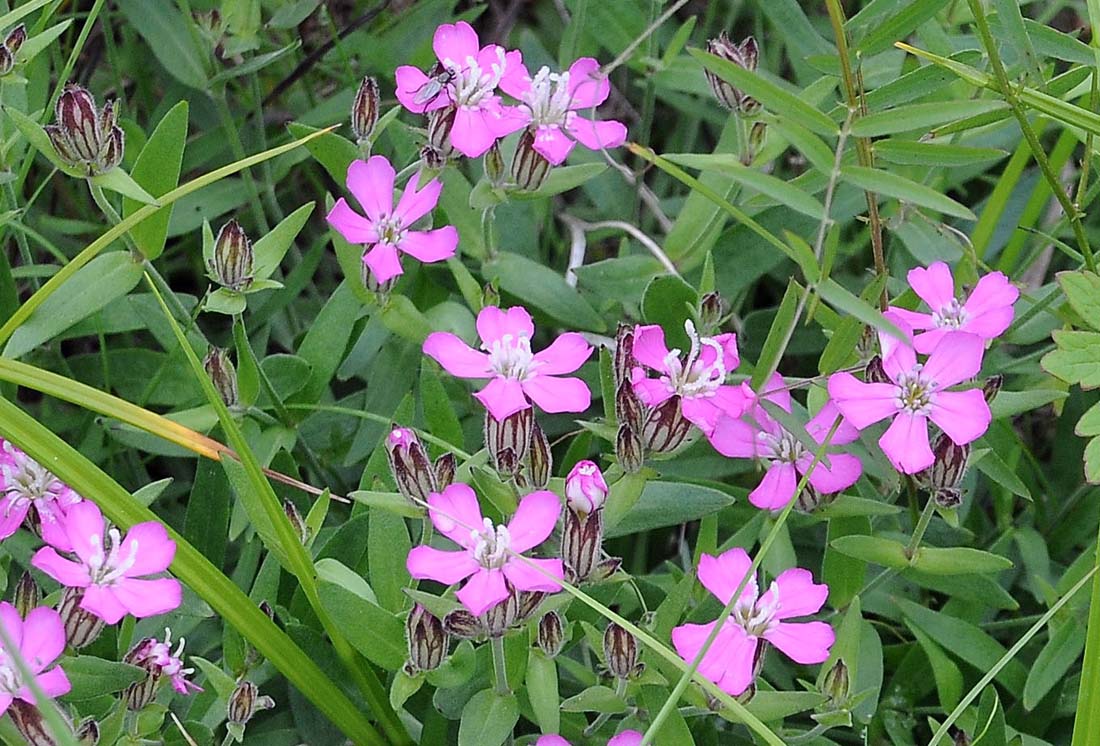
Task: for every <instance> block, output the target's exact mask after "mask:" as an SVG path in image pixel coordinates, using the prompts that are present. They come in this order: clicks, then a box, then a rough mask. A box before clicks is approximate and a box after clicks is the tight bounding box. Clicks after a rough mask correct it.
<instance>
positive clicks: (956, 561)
mask: <svg viewBox="0 0 1100 746" xmlns="http://www.w3.org/2000/svg"><path fill="white" fill-rule="evenodd" d="M913 567H915V568H916V569H917V570H920V571H921V572H926V573H929V574H931V575H974V574H982V573H992V572H1000V571H1002V570H1008V569H1010V568H1011V567H1012V560H1010V559H1008V558H1007V557H1001V556H1000V555H997V554H991V553H989V552H983V551H982V550H980V549H973V548H971V547H949V548H944V549H941V548H938V547H921V548H920V549H918V550H917V553H916V555H915V556H914V557H913Z"/></svg>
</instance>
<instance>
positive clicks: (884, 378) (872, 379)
mask: <svg viewBox="0 0 1100 746" xmlns="http://www.w3.org/2000/svg"><path fill="white" fill-rule="evenodd" d="M863 380H864V381H866V382H867V383H890V376H888V375H886V368H885V367H883V365H882V356H881V355H873V356H872V357H871V359H870V360H868V361H867V367H865V368H864V369H863Z"/></svg>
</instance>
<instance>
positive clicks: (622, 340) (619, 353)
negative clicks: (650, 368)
mask: <svg viewBox="0 0 1100 746" xmlns="http://www.w3.org/2000/svg"><path fill="white" fill-rule="evenodd" d="M612 362H613V363H614V372H615V386H616V387H617V388H618V387H621V386H622V385H623V384H624V383H625V384H629V383H630V377H631V375H632V374H633V372H634V367H635V365H637V362H636V361H635V360H634V327H632V326H628V325H627V324H619V328H618V331H617V332H616V333H615V355H614V360H613V361H612Z"/></svg>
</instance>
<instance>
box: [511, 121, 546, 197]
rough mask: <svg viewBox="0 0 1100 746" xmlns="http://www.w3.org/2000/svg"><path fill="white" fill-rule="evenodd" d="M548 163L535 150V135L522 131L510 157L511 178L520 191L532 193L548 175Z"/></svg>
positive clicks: (528, 131)
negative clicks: (514, 150)
mask: <svg viewBox="0 0 1100 746" xmlns="http://www.w3.org/2000/svg"><path fill="white" fill-rule="evenodd" d="M550 168H551V166H550V161H548V160H546V157H545V156H543V155H542V153H540V152H538V151H537V150H535V133H534V132H532V131H531V130H530V129H526V130H524V131H523V134H522V135H520V137H519V144H518V145H516V152H515V154H514V155H513V156H512V169H511V177H512V181H514V182H515V184H516V187H517V188H518V189H519V190H520V191H524V192H533V191H535V190H536V189H538V188H539V187H540V186H542V185H543V183H544V182H545V181H546V177H547V176H549V175H550Z"/></svg>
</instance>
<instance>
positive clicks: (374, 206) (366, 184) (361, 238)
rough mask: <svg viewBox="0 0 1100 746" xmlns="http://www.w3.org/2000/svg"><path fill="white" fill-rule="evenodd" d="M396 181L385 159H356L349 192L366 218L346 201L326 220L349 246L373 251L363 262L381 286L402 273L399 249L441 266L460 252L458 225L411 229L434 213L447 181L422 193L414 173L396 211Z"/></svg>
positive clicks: (430, 185) (433, 184)
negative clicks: (367, 247)
mask: <svg viewBox="0 0 1100 746" xmlns="http://www.w3.org/2000/svg"><path fill="white" fill-rule="evenodd" d="M396 178H397V175H396V174H395V173H394V170H393V166H392V165H390V162H389V161H388V160H386V159H385V158H384V157H382V156H380V155H375V156H372V157H371V159H370V160H369V161H366V162H363V161H360V160H354V161H352V162H351V165H350V166H348V180H347V183H348V189H350V190H351V193H352V194H353V195H355V199H356V200H358V201H359V204H360V205H361V206H362V208H363V210H364V211H365V212H366V213H367V216H366V217H363V216H362V215H360V214H359V213H357V212H356V211H355V210H353V209H351V206H350V205H348V203H347V200H345V199H344V198H343V197H341V198H340V199H338V200H336V204H335V205H333V207H332V210H331V211H330V212H329V214H328V217H327V218H326V219H327V220H328V222H329V225H331V226H332V227H333V228H335V229H336V231H337V232H338V233H339V234H340V235H341V236H343V237H344V238H345V239H347V241H349V242H350V243H353V244H363V245H365V246H370V247H371V248H370V249H369V250H368V251H367V253H366V254H364V255H363V262H364V263H365V264H366V265H367V266H368V267H370V271H371V272H372V273H373V274H374V276H375V278H376V279H377V280H378V282H380V283H382V282H386V281H387V280H389V279H391V278H393V277H396V276H397V275H399V274H401V273H402V270H401V259H400V258H399V257H398V254H397V252H398V251H401V252H403V253H405V254H408V255H409V256H412V257H414V258H416V259H419V260H420V261H422V262H438V261H442V260H443V259H447V258H449V257H452V256H454V253H455V249H456V248H458V231H457V230H456V229H455V227H454V226H453V225H445V226H443V227H442V228H436V229H435V230H430V231H414V230H409V227H410V226H411V225H412V224H413V223H415V222H416V221H417V220H420V218H422V217H424V216H425V215H427V214H428V213H430V212H431V211H432V210H433V209H435V205H436V203H437V202H439V193H440V191H441V190H442V189H443V182H441V181H440V180H439V179H432V180H431V181H429V182H428V183H427V184H425V185H424V187H423V188H422V189H417V181H418V180H419V178H420V177H419V176H418V175H414V176H413V177H412V178H411V179H409V183H408V184H406V185H405V191H404V193H402V195H401V199H400V200H398V202H397V206H396V207H394V205H393V183H394V179H396Z"/></svg>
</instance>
